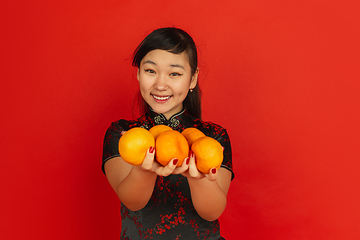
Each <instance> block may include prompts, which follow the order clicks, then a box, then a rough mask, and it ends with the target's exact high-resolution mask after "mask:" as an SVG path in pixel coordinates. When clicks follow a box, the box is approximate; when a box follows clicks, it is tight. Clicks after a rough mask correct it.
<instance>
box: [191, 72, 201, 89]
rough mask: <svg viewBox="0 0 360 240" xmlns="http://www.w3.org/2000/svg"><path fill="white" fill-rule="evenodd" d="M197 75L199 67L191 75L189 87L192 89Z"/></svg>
mask: <svg viewBox="0 0 360 240" xmlns="http://www.w3.org/2000/svg"><path fill="white" fill-rule="evenodd" d="M198 75H199V68H197V69H196V71H195V73H194V75H193V76H192V77H191V81H190V89H194V88H195V87H196V84H197V80H198Z"/></svg>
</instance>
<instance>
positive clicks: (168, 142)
mask: <svg viewBox="0 0 360 240" xmlns="http://www.w3.org/2000/svg"><path fill="white" fill-rule="evenodd" d="M155 154H156V160H157V161H158V162H159V163H160V164H161V165H163V166H166V165H168V163H169V162H170V161H171V159H173V158H177V159H178V163H177V165H176V166H177V167H179V166H181V164H182V163H183V161H184V159H185V158H186V157H188V156H189V144H188V142H187V140H186V138H185V137H184V136H183V135H182V134H181V133H180V132H178V131H175V130H168V131H165V132H162V133H160V134H159V136H158V137H157V138H156V142H155Z"/></svg>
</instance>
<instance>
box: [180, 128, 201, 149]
mask: <svg viewBox="0 0 360 240" xmlns="http://www.w3.org/2000/svg"><path fill="white" fill-rule="evenodd" d="M181 134H182V135H184V137H185V138H186V140H187V141H188V143H189V147H191V145H192V144H193V143H194V142H195V141H196V140H197V139H198V138H201V137H205V134H204V133H203V132H202V131H200V130H199V129H197V128H192V127H191V128H186V129H184V130H183V131H182V132H181Z"/></svg>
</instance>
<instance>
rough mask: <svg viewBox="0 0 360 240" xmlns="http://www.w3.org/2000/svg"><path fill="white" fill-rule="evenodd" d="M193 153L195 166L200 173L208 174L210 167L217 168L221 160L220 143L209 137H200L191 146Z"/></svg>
mask: <svg viewBox="0 0 360 240" xmlns="http://www.w3.org/2000/svg"><path fill="white" fill-rule="evenodd" d="M191 150H192V151H193V152H194V154H195V161H196V167H197V168H198V170H199V171H200V172H202V173H205V174H208V173H209V172H210V169H212V168H216V169H219V168H220V165H221V163H222V161H223V157H224V156H223V150H222V146H221V144H220V143H219V142H218V141H217V140H215V139H213V138H211V137H201V138H199V139H197V140H196V141H195V142H194V143H193V145H192V146H191Z"/></svg>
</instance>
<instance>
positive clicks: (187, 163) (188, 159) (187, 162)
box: [186, 157, 190, 165]
mask: <svg viewBox="0 0 360 240" xmlns="http://www.w3.org/2000/svg"><path fill="white" fill-rule="evenodd" d="M189 163H190V158H189V157H188V158H187V159H186V165H189Z"/></svg>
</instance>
